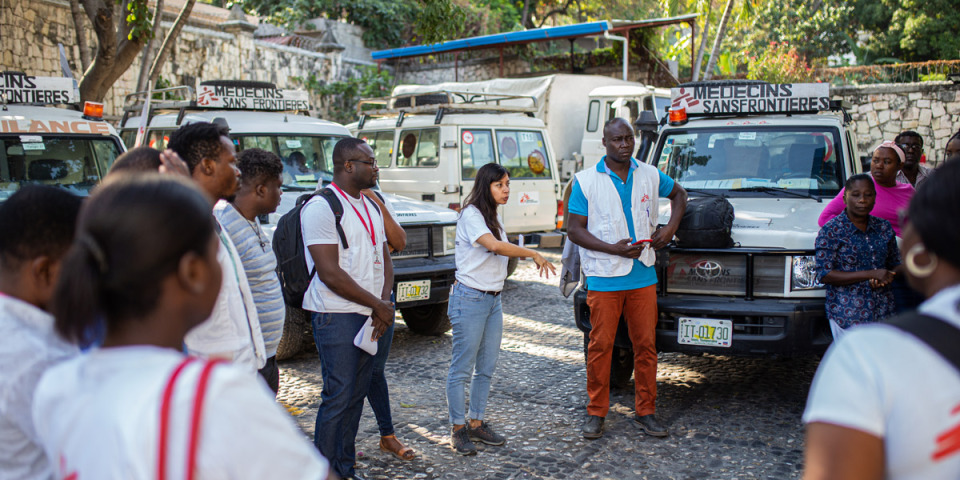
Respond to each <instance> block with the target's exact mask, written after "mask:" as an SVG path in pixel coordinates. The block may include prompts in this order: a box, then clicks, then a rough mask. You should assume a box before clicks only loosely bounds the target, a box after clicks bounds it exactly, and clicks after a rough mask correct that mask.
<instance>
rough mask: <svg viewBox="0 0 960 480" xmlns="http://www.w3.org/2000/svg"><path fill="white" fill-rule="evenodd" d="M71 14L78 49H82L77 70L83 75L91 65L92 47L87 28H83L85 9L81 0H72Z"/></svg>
mask: <svg viewBox="0 0 960 480" xmlns="http://www.w3.org/2000/svg"><path fill="white" fill-rule="evenodd" d="M70 15H71V16H73V25H74V29H73V31H74V33H76V35H77V49H78V50H80V59H79V62H80V64H79V65H77V70H78V71H79V72H80V74H81V75H82V74H83V72H85V71H86V69H87V67H89V66H90V47H89V46H88V45H87V36H86V35H84V31H85V30H86V29H84V28H83V10H81V9H80V0H70Z"/></svg>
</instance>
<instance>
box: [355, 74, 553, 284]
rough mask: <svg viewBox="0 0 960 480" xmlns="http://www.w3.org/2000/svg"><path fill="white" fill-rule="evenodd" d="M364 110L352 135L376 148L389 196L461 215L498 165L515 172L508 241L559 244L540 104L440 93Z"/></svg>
mask: <svg viewBox="0 0 960 480" xmlns="http://www.w3.org/2000/svg"><path fill="white" fill-rule="evenodd" d="M357 109H358V110H357V111H358V113H359V114H360V121H358V122H356V123H352V124H349V125H347V128H349V129H350V131H352V132H354V133H355V134H356V135H357V136H358V137H360V138H364V139H366V140H367V142H368V143H369V144H370V145H371V146H373V147H374V152H375V154H376V157H377V164H378V166H379V167H380V185H381V187H382V188H383V189H384V190H385V191H387V192H391V193H396V194H397V195H402V196H405V197H409V198H414V199H417V200H422V201H425V202H433V203H436V204H438V205H443V206H447V207H450V208H452V209H455V210H459V209H460V205H461V204H462V202H463V200H464V199H465V198H466V195H467V194H468V193H469V192H470V190H472V189H473V181H474V178H475V175H476V172H477V169H479V168H480V167H481V166H483V165H484V164H487V163H499V164H500V165H502V166H503V167H505V168H506V169H507V171H508V172H509V173H510V200H509V202H508V203H507V204H506V205H505V206H503V207H501V210H500V214H501V215H502V217H503V223H504V230H506V232H507V235H508V236H509V237H510V238H511V240H514V241H516V240H517V238H518V235H519V234H523V236H524V241H525V243H526V244H527V245H540V246H559V245H560V242H561V241H562V235H561V234H560V233H558V232H556V226H557V218H558V215H562V212H560V211H559V210H560V209H562V206H563V205H562V203H561V202H560V187H559V183H558V177H557V168H556V161H555V158H556V156H555V154H554V151H553V148H552V146H551V143H550V136H549V134H548V133H547V130H546V127H545V126H544V123H543V121H542V120H540V119H537V118H534V113H535V112H536V111H537V105H536V99H535V98H534V97H529V96H518V95H502V94H491V93H476V92H453V91H436V92H428V93H412V94H403V95H394V96H391V97H386V98H379V99H365V100H361V101H360V103H359V104H358V106H357ZM514 260H516V259H514ZM515 268H516V262H515V261H512V262H511V265H510V268H509V270H510V271H511V272H512V271H513V269H515Z"/></svg>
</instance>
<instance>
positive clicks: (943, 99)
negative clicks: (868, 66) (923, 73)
mask: <svg viewBox="0 0 960 480" xmlns="http://www.w3.org/2000/svg"><path fill="white" fill-rule="evenodd" d="M831 93H832V94H833V97H834V98H835V99H843V100H846V101H848V102H850V103H851V104H852V105H853V106H852V108H850V109H849V110H848V111H849V113H850V115H851V116H852V117H853V120H854V122H855V124H856V130H855V131H856V142H857V147H858V148H859V150H860V154H861V155H864V156H866V155H870V153H871V152H872V150H873V148H874V147H876V146H877V145H878V144H879V143H880V142H882V141H883V140H893V139H894V137H896V136H897V134H898V133H900V132H902V131H904V130H913V131H916V132H917V133H919V134H920V135H921V136H922V137H923V144H924V153H925V154H926V156H927V162H928V164H930V165H936V164H937V163H939V162H942V161H943V150H944V148H946V145H947V140H948V139H949V138H950V136H951V135H953V134H954V133H956V132H957V130H960V85H957V84H953V83H951V82H924V83H902V84H882V85H863V86H856V87H834V88H832V89H831Z"/></svg>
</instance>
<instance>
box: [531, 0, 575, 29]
mask: <svg viewBox="0 0 960 480" xmlns="http://www.w3.org/2000/svg"><path fill="white" fill-rule="evenodd" d="M572 4H573V0H567V3H565V4H564V5H563V6H562V7H560V8H554V9H553V10H550V11H549V12H547V13H546V15H544V16H543V21H542V22H540V25H538V26H537V28H543V25H544V24H545V23H547V20H550V17H552V16H554V15H558V14H561V13H567V10H570V5H572Z"/></svg>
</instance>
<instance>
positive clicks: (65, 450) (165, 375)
mask: <svg viewBox="0 0 960 480" xmlns="http://www.w3.org/2000/svg"><path fill="white" fill-rule="evenodd" d="M183 359H184V356H183V355H182V354H181V353H180V352H177V351H175V350H171V349H168V348H161V347H155V346H143V345H141V346H130V347H116V348H102V349H98V350H93V351H91V352H89V353H86V354H83V355H80V356H79V357H76V358H74V359H72V360H69V361H67V362H64V363H62V364H60V365H57V366H55V367H53V368H51V369H49V370H48V371H47V373H46V374H45V375H44V376H43V379H42V380H41V381H40V384H39V386H38V387H37V391H36V399H35V402H34V408H33V419H34V422H35V424H36V428H37V433H38V435H39V437H40V439H41V440H42V443H43V446H44V448H45V450H46V453H47V456H48V457H49V458H50V459H52V460H53V461H54V462H56V463H55V465H54V468H55V469H57V470H59V471H58V472H56V473H57V474H58V476H57V478H68V477H69V476H70V475H72V474H74V473H76V477H71V478H76V479H77V480H92V479H97V480H111V479H116V480H121V479H122V480H138V479H143V480H148V479H149V480H154V479H155V478H156V476H157V475H156V474H157V461H158V450H159V448H160V447H159V429H160V410H161V404H162V399H163V390H164V387H165V386H166V384H167V381H168V379H169V378H170V375H171V373H172V372H173V370H174V369H175V368H176V367H177V365H179V364H180V362H181V361H183ZM203 364H204V362H202V361H194V362H193V363H191V364H190V365H188V366H187V367H186V368H185V369H184V370H183V372H182V373H181V375H180V376H179V378H178V379H177V381H176V383H175V386H174V390H173V392H174V393H173V396H172V403H171V409H170V412H171V415H170V421H169V423H168V425H169V428H170V430H169V432H170V433H169V437H168V438H169V441H168V449H167V458H168V459H169V460H168V462H167V472H168V478H186V475H184V470H185V466H186V464H187V460H186V459H187V457H186V455H187V450H188V448H189V447H188V445H189V441H188V439H189V430H190V425H191V416H192V413H193V402H194V398H195V394H196V385H197V380H198V377H199V374H200V371H201V369H202V366H203ZM201 418H202V421H201V423H200V428H199V442H198V443H199V445H198V450H197V453H196V462H197V463H196V465H197V478H202V479H205V480H211V479H235V478H284V479H322V478H326V474H327V468H328V464H327V462H326V460H325V459H324V458H323V457H322V456H321V455H320V454H319V452H318V451H317V449H316V447H314V446H313V445H312V444H311V443H310V442H309V441H308V440H307V439H306V438H305V437H304V435H303V433H301V432H300V430H299V429H298V428H297V426H296V425H295V424H294V422H293V421H292V419H291V418H290V416H289V415H288V414H287V413H286V412H285V411H284V409H283V407H281V406H280V405H279V404H278V403H277V402H276V401H274V398H273V392H271V391H269V390H268V389H267V387H266V385H265V384H264V383H263V382H261V381H258V380H257V379H255V378H252V377H251V376H250V374H249V373H248V372H247V371H246V370H245V369H243V368H241V367H238V366H236V365H233V364H220V365H217V366H215V367H214V368H213V370H212V373H211V375H210V377H209V383H208V384H207V391H206V396H205V398H204V407H203V411H202V417H201Z"/></svg>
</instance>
